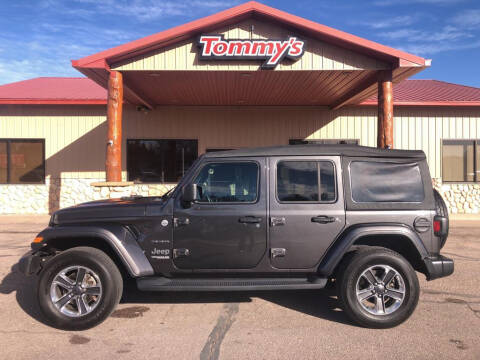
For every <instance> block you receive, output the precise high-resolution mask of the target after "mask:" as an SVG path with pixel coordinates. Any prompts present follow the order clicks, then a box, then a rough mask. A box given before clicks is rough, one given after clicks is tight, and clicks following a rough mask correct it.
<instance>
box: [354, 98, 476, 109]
mask: <svg viewBox="0 0 480 360" xmlns="http://www.w3.org/2000/svg"><path fill="white" fill-rule="evenodd" d="M358 105H360V106H377V105H378V103H377V101H372V100H366V101H363V102H361V103H360V104H358ZM393 105H395V106H469V107H472V106H473V107H475V106H480V101H394V102H393Z"/></svg>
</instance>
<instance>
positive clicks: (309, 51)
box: [112, 19, 387, 71]
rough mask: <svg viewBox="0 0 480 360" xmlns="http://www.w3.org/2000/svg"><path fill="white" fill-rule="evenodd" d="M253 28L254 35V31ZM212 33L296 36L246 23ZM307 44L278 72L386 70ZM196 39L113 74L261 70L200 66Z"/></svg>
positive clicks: (242, 65) (244, 64)
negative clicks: (300, 55)
mask: <svg viewBox="0 0 480 360" xmlns="http://www.w3.org/2000/svg"><path fill="white" fill-rule="evenodd" d="M252 26H253V31H252ZM209 33H215V34H223V35H224V36H225V38H226V39H250V38H251V39H267V38H269V39H285V38H287V36H295V34H294V33H293V32H292V31H291V30H288V29H286V28H284V27H280V26H278V25H276V24H273V23H269V22H265V21H257V20H253V19H250V20H246V21H243V22H241V23H239V24H234V25H231V26H229V27H224V28H221V29H218V30H215V31H211V32H209ZM298 37H299V38H301V39H304V40H306V50H305V53H304V55H303V56H302V57H301V59H299V60H298V61H296V62H294V63H285V62H284V63H282V64H279V65H278V66H277V67H276V68H275V70H277V71H278V70H363V69H366V70H375V69H386V68H387V66H386V64H385V63H383V62H381V61H378V60H376V59H373V58H369V57H367V56H364V55H361V54H358V53H355V52H353V51H350V50H347V49H343V48H340V47H336V46H333V45H330V44H328V43H325V42H321V41H318V40H314V39H309V38H305V37H304V36H300V35H298ZM196 48H197V44H196V40H195V39H190V40H187V41H184V42H182V43H180V44H175V45H174V46H171V47H167V48H166V49H162V50H160V51H156V52H153V53H150V54H147V55H142V56H141V57H138V58H136V59H134V60H133V61H131V60H130V61H129V62H127V63H121V64H114V65H113V66H112V69H114V70H150V71H153V70H240V71H255V70H258V63H255V62H253V63H252V61H248V60H247V61H238V62H232V61H217V62H212V61H209V62H208V63H205V62H203V63H199V61H198V58H197V50H196Z"/></svg>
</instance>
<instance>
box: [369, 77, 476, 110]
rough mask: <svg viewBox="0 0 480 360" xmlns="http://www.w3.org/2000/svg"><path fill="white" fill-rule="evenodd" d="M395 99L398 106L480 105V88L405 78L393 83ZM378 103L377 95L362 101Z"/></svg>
mask: <svg viewBox="0 0 480 360" xmlns="http://www.w3.org/2000/svg"><path fill="white" fill-rule="evenodd" d="M393 101H394V104H395V105H397V106H398V105H399V106H401V105H403V106H408V105H414V106H422V105H423V106H480V88H475V87H470V86H465V85H458V84H452V83H448V82H444V81H438V80H404V81H402V82H400V83H398V84H395V85H393ZM376 104H377V97H376V96H374V97H371V98H369V99H367V100H365V101H363V102H361V105H376Z"/></svg>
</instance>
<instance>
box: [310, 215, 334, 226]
mask: <svg viewBox="0 0 480 360" xmlns="http://www.w3.org/2000/svg"><path fill="white" fill-rule="evenodd" d="M312 222H314V223H319V224H328V223H332V222H335V218H334V217H331V216H326V215H319V216H314V217H312Z"/></svg>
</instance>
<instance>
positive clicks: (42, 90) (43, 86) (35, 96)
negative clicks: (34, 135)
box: [0, 77, 480, 106]
mask: <svg viewBox="0 0 480 360" xmlns="http://www.w3.org/2000/svg"><path fill="white" fill-rule="evenodd" d="M393 87H394V89H393V102H394V105H396V106H402V105H403V106H409V105H411V106H480V88H475V87H471V86H465V85H458V84H451V83H448V82H444V81H438V80H404V81H402V82H400V83H398V84H394V85H393ZM106 103H107V91H106V90H105V89H104V88H103V87H101V86H100V85H98V84H97V83H95V82H94V81H92V80H90V79H88V78H78V77H77V78H67V77H39V78H34V79H30V80H24V81H18V82H14V83H10V84H6V85H0V104H19V105H21V104H44V105H49V104H65V105H69V104H70V105H74V104H82V105H95V104H106ZM360 105H377V99H376V97H372V98H369V99H367V100H365V101H363V102H361V103H360Z"/></svg>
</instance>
